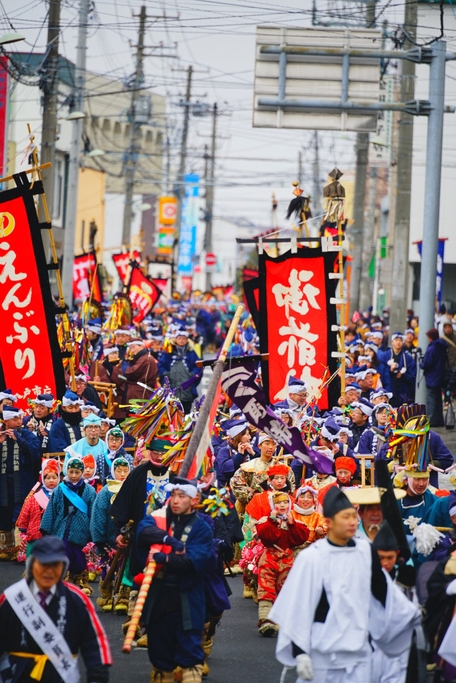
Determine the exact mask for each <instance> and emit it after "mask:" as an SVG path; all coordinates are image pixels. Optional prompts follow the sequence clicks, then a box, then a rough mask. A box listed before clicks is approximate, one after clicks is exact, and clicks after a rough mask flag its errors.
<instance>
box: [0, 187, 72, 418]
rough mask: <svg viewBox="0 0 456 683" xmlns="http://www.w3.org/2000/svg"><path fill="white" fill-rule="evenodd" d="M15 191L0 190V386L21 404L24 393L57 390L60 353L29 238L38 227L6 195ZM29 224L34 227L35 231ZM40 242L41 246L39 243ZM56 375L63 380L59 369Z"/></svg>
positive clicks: (19, 202) (18, 198) (47, 292)
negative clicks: (3, 199) (57, 365)
mask: <svg viewBox="0 0 456 683" xmlns="http://www.w3.org/2000/svg"><path fill="white" fill-rule="evenodd" d="M14 194H15V191H14V190H12V191H7V192H5V193H3V195H4V197H5V201H3V202H1V209H0V311H1V320H2V335H1V337H0V364H1V371H2V372H1V374H2V381H3V383H4V385H5V386H6V387H11V388H12V390H13V393H15V394H16V396H17V397H18V399H19V402H18V405H19V406H20V407H23V406H26V405H27V401H26V399H27V397H29V396H30V397H34V396H36V395H38V394H41V393H53V394H54V395H56V390H57V385H56V382H55V362H56V363H58V364H60V370H61V357H59V358H56V356H57V355H60V352H59V348H58V344H57V335H56V328H55V322H54V316H53V302H52V298H51V293H50V290H49V285H48V283H45V282H44V281H43V278H42V277H41V276H40V272H39V270H38V266H37V261H36V258H35V257H36V254H35V250H36V248H37V245H36V244H35V243H34V240H33V237H35V238H36V241H37V239H39V240H41V236H40V233H39V227H38V225H37V223H35V224H34V225H33V226H31V225H30V222H29V215H28V212H27V209H26V206H25V203H24V199H23V197H21V196H16V197H15V198H13V199H10V200H8V196H11V195H14ZM32 201H33V200H32ZM33 210H34V209H33ZM34 218H35V220H36V216H34ZM32 229H35V230H36V231H37V233H36V234H35V235H34V236H32ZM39 246H40V247H41V251H42V244H41V242H40V243H39ZM42 258H43V261H44V253H43V252H42ZM44 277H46V278H47V272H46V273H44ZM46 284H47V287H46ZM45 297H47V298H45ZM47 307H49V311H47ZM51 335H53V336H54V340H53V342H54V347H53V348H51ZM60 374H61V379H62V380H63V371H61V372H60Z"/></svg>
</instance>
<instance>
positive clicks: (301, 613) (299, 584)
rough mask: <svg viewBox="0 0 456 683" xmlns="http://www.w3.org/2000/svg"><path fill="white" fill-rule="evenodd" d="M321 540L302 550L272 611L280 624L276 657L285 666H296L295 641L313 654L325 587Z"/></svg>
mask: <svg viewBox="0 0 456 683" xmlns="http://www.w3.org/2000/svg"><path fill="white" fill-rule="evenodd" d="M319 543H320V542H319V541H317V542H316V543H314V544H313V545H312V546H310V547H309V548H306V549H305V550H303V551H301V552H300V553H299V555H298V557H297V558H296V560H295V562H294V564H293V567H292V569H291V571H290V573H289V574H288V576H287V579H286V581H285V583H284V585H283V587H282V589H281V591H280V593H279V595H278V597H277V600H276V601H275V603H274V605H273V607H272V610H271V612H270V614H269V618H270V619H271V620H272V621H274V622H275V623H276V624H278V625H279V626H280V630H279V637H278V641H277V647H276V657H277V659H278V660H279V662H281V663H282V664H284V665H285V666H295V665H296V661H295V658H294V657H293V653H292V643H295V644H296V645H297V646H298V647H299V648H301V650H302V651H303V652H305V653H306V654H309V653H310V636H311V629H312V625H313V620H314V615H315V610H316V609H317V606H318V603H319V601H320V597H321V593H322V588H323V572H322V567H321V565H320V562H319V554H320V553H319V551H318V546H319Z"/></svg>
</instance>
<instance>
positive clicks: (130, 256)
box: [112, 249, 141, 285]
mask: <svg viewBox="0 0 456 683" xmlns="http://www.w3.org/2000/svg"><path fill="white" fill-rule="evenodd" d="M112 260H113V261H114V265H115V267H116V268H117V273H118V274H119V278H120V281H121V283H122V284H123V285H126V284H127V280H128V266H129V265H130V261H136V262H137V263H141V254H140V253H139V251H136V249H135V250H134V251H133V252H131V253H130V252H127V253H125V254H123V253H120V252H119V253H118V254H113V255H112Z"/></svg>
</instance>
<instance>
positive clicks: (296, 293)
mask: <svg viewBox="0 0 456 683" xmlns="http://www.w3.org/2000/svg"><path fill="white" fill-rule="evenodd" d="M259 263H260V275H259V312H260V315H259V335H260V348H261V352H262V353H268V354H269V360H268V361H267V362H266V363H265V364H264V368H263V383H264V387H265V391H266V394H267V396H268V397H269V401H270V402H271V403H276V402H277V401H282V400H284V399H285V398H286V396H287V385H288V380H289V378H290V376H294V377H297V378H299V379H302V380H304V381H305V382H306V384H307V385H308V389H309V395H310V396H315V395H317V394H318V393H319V388H320V387H321V384H322V378H323V376H324V373H325V370H326V369H327V368H328V369H329V371H330V372H331V374H332V372H334V371H335V370H336V368H337V363H336V361H335V360H334V359H333V358H332V356H331V353H332V351H336V350H337V339H336V333H335V332H333V331H331V325H335V324H336V307H335V306H334V305H333V304H331V303H330V298H331V297H333V296H334V295H335V287H336V282H337V281H336V280H330V279H329V278H328V273H329V272H333V264H334V254H331V253H329V254H327V253H323V252H322V251H321V250H320V249H309V248H302V249H299V250H298V251H297V253H296V254H292V253H291V252H287V253H286V254H283V255H282V256H279V257H278V258H271V257H269V256H268V255H267V254H266V253H264V254H262V255H260V258H259ZM333 389H335V394H334V396H331V397H330V396H329V395H328V390H325V391H324V392H323V393H322V395H321V398H320V399H319V401H318V405H319V407H320V408H323V409H326V408H327V407H328V406H329V405H330V403H333V401H334V398H335V399H336V400H337V396H336V394H337V388H336V387H333V388H332V390H333ZM332 390H331V391H332Z"/></svg>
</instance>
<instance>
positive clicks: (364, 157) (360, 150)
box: [350, 0, 376, 318]
mask: <svg viewBox="0 0 456 683" xmlns="http://www.w3.org/2000/svg"><path fill="white" fill-rule="evenodd" d="M375 4H376V0H368V2H367V4H366V27H367V28H375ZM368 152H369V133H358V134H357V136H356V176H355V201H354V211H353V213H354V215H353V219H354V228H353V229H352V230H351V231H350V233H351V237H352V240H353V248H352V257H353V261H352V276H351V282H350V318H351V316H352V315H353V313H354V312H355V311H357V310H358V309H359V298H360V288H361V268H362V253H363V241H364V204H365V199H366V174H367V161H368Z"/></svg>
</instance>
